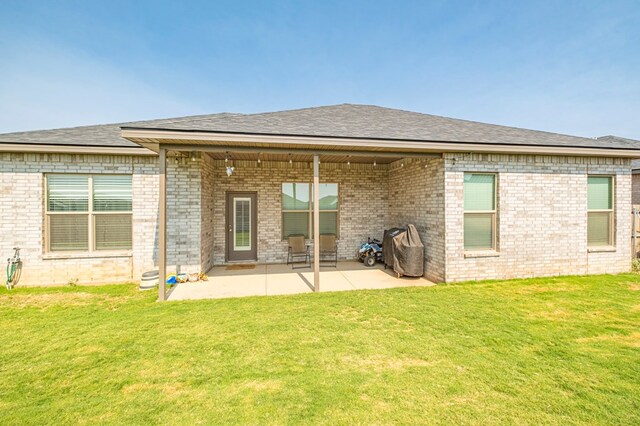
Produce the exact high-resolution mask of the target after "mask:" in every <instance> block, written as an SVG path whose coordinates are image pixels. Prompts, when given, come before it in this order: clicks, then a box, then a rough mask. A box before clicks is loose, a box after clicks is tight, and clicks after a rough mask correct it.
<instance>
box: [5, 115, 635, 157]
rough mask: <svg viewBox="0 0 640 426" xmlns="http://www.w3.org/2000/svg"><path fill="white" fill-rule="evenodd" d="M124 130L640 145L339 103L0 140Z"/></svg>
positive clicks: (110, 134)
mask: <svg viewBox="0 0 640 426" xmlns="http://www.w3.org/2000/svg"><path fill="white" fill-rule="evenodd" d="M121 128H142V129H165V130H179V131H205V132H221V133H249V134H269V135H292V136H318V137H319V136H324V137H344V138H371V139H386V140H415V141H425V142H429V141H443V142H460V143H485V144H510V145H539V146H564V147H594V148H616V149H640V142H638V141H633V140H630V139H624V138H614V137H612V139H607V138H608V137H604V138H598V139H590V138H583V137H577V136H569V135H562V134H557V133H550V132H542V131H536V130H527V129H520V128H515V127H507V126H498V125H494V124H486V123H479V122H474V121H467V120H459V119H454V118H447V117H440V116H435V115H429V114H422V113H417V112H410V111H403V110H398V109H391V108H383V107H378V106H372V105H354V104H341V105H331V106H322V107H313V108H304V109H296V110H288V111H279V112H268V113H258V114H232V113H222V114H212V115H199V116H190V117H179V118H169V119H161V120H149V121H137V122H130V123H118V124H104V125H96V126H82V127H73V128H67V129H55V130H41V131H32V132H18V133H6V134H0V143H2V142H4V143H29V144H54V145H90V146H108V147H137V146H138V145H137V144H135V143H133V142H130V141H128V140H126V139H124V138H122V137H120V129H121Z"/></svg>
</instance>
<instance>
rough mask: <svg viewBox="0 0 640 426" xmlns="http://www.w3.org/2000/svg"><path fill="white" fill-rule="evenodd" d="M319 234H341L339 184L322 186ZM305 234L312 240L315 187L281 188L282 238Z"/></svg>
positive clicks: (299, 185) (289, 186)
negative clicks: (339, 226) (339, 224)
mask: <svg viewBox="0 0 640 426" xmlns="http://www.w3.org/2000/svg"><path fill="white" fill-rule="evenodd" d="M318 190H319V192H320V233H321V234H336V235H337V234H338V184H337V183H321V184H320V187H319V188H318ZM294 234H302V235H304V236H305V238H310V236H311V237H313V185H311V184H309V183H283V184H282V237H283V238H287V237H288V236H289V235H294Z"/></svg>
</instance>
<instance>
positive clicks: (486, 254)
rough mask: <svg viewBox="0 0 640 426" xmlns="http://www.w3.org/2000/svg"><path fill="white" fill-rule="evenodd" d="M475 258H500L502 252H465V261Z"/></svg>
mask: <svg viewBox="0 0 640 426" xmlns="http://www.w3.org/2000/svg"><path fill="white" fill-rule="evenodd" d="M474 257H500V252H498V251H496V250H478V251H465V252H464V258H465V259H467V258H474Z"/></svg>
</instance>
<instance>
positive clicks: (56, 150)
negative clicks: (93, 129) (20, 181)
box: [0, 142, 157, 156]
mask: <svg viewBox="0 0 640 426" xmlns="http://www.w3.org/2000/svg"><path fill="white" fill-rule="evenodd" d="M0 152H14V153H52V154H103V155H143V156H150V155H153V156H155V155H157V154H156V152H154V151H153V150H149V149H147V148H145V147H131V148H127V147H113V146H93V145H53V144H30V143H5V142H2V143H0Z"/></svg>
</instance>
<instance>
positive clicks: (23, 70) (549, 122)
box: [0, 0, 640, 139]
mask: <svg viewBox="0 0 640 426" xmlns="http://www.w3.org/2000/svg"><path fill="white" fill-rule="evenodd" d="M345 102H347V103H366V104H376V105H381V106H388V107H394V108H401V109H407V110H413V111H420V112H425V113H430V114H436V115H444V116H449V117H456V118H464V119H469V120H477V121H484V122H489V123H496V124H504V125H512V126H518V127H526V128H532V129H539V130H548V131H555V132H560V133H569V134H575V135H581V136H590V137H591V136H601V135H605V134H617V135H621V136H625V137H630V138H635V139H640V3H639V2H638V1H637V0H631V1H586V0H583V1H562V2H561V1H532V2H524V1H500V2H499V1H415V2H410V1H389V2H374V1H362V2H360V1H325V0H322V1H318V0H316V1H290V2H286V1H273V2H272V1H255V2H249V1H246V2H243V1H203V2H195V1H194V2H189V1H172V2H161V1H141V0H137V1H129V2H125V1H114V0H104V1H54V0H48V1H38V2H36V1H24V0H3V1H2V2H0V132H9V131H18V130H31V129H42V128H55V127H67V126H73V125H83V124H97V123H109V122H119V121H132V120H140V119H150V118H161V117H173V116H181V115H191V114H205V113H214V112H222V111H231V112H245V113H249V112H260V111H275V110H282V109H291V108H300V107H308V106H315V105H327V104H337V103H345Z"/></svg>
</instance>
